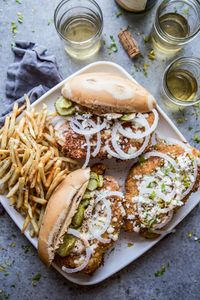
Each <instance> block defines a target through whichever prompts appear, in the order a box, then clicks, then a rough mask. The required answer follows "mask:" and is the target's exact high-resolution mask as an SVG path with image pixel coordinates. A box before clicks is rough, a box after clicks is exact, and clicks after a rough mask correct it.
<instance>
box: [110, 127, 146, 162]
mask: <svg viewBox="0 0 200 300" xmlns="http://www.w3.org/2000/svg"><path fill="white" fill-rule="evenodd" d="M119 126H120V124H118V123H116V124H115V125H114V127H113V130H112V145H113V148H114V150H115V151H116V152H117V154H118V155H119V156H120V158H121V159H122V160H123V159H133V158H135V157H137V156H139V155H140V154H142V153H143V152H144V150H145V149H146V147H147V146H148V143H149V139H150V137H149V136H146V137H145V140H144V143H143V144H142V146H141V148H140V149H139V150H137V151H136V152H135V153H133V154H127V153H125V152H124V151H123V150H122V149H121V148H120V146H119V145H118V144H117V140H116V135H117V131H118V129H119Z"/></svg>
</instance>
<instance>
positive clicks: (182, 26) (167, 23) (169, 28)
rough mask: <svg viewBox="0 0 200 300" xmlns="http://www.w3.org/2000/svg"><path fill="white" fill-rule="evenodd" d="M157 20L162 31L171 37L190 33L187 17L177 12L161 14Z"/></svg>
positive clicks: (179, 36)
mask: <svg viewBox="0 0 200 300" xmlns="http://www.w3.org/2000/svg"><path fill="white" fill-rule="evenodd" d="M159 21H160V27H161V29H162V31H163V32H164V33H166V34H168V35H170V36H172V37H176V38H185V37H187V36H188V35H189V33H190V26H189V24H188V21H187V19H186V18H185V17H183V16H182V15H180V14H178V13H167V14H165V15H162V16H161V17H160V19H159Z"/></svg>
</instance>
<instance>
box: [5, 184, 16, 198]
mask: <svg viewBox="0 0 200 300" xmlns="http://www.w3.org/2000/svg"><path fill="white" fill-rule="evenodd" d="M18 189H19V181H17V182H16V184H15V185H14V186H13V187H12V188H11V189H10V190H9V193H8V194H7V195H6V197H7V198H10V197H12V196H13V195H15V194H16V192H17V191H18Z"/></svg>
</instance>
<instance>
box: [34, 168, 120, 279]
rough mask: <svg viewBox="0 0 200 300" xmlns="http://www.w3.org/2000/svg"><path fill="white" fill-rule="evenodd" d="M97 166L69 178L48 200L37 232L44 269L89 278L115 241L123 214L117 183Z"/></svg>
mask: <svg viewBox="0 0 200 300" xmlns="http://www.w3.org/2000/svg"><path fill="white" fill-rule="evenodd" d="M104 171H105V167H104V166H103V165H101V164H98V165H95V166H93V168H92V170H90V168H87V169H79V170H76V171H74V172H72V173H71V174H69V175H68V176H67V177H66V179H65V180H64V181H63V182H62V183H61V184H60V185H59V187H58V188H57V189H56V191H55V192H54V194H53V195H52V196H51V198H50V200H49V202H48V205H47V208H46V211H45V214H44V217H43V220H42V225H41V229H40V232H39V240H38V253H39V256H40V258H41V260H42V261H43V262H44V263H45V264H46V265H48V266H49V265H51V263H52V262H53V261H55V262H56V263H57V264H58V265H59V266H60V267H61V268H62V270H63V271H65V272H67V273H74V272H80V271H83V272H84V273H87V274H92V273H93V272H94V271H95V270H96V269H97V268H98V267H99V266H100V265H101V264H102V262H103V255H104V253H105V252H106V250H107V249H109V248H111V247H112V246H113V244H114V242H115V241H116V240H117V239H118V236H119V233H120V229H121V227H122V225H123V215H124V213H125V211H124V208H123V205H122V202H123V195H122V193H121V192H120V189H119V185H118V183H117V182H116V181H115V180H114V179H113V178H112V177H109V176H104Z"/></svg>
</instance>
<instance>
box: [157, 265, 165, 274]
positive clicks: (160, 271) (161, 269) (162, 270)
mask: <svg viewBox="0 0 200 300" xmlns="http://www.w3.org/2000/svg"><path fill="white" fill-rule="evenodd" d="M165 271H166V266H165V265H162V266H161V268H160V270H158V271H157V272H155V273H154V275H155V276H156V277H160V276H162V275H163V274H164V273H165Z"/></svg>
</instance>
